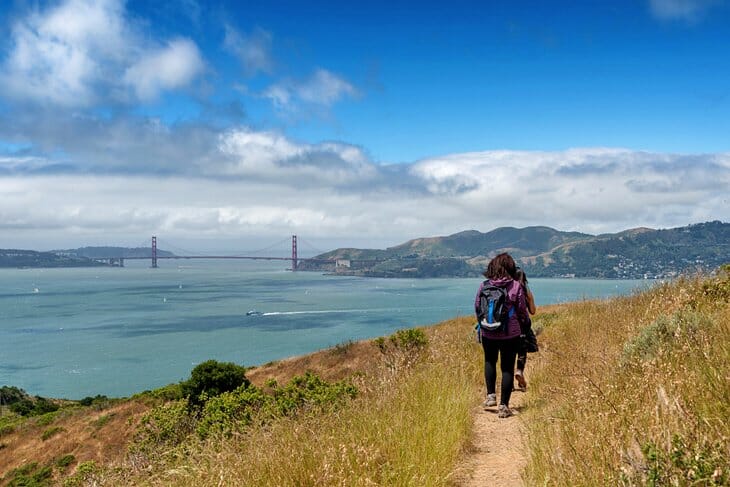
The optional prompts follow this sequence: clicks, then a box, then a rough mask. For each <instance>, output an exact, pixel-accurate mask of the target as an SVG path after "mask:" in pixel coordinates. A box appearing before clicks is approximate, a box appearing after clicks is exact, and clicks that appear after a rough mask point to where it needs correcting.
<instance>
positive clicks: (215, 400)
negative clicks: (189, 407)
mask: <svg viewBox="0 0 730 487" xmlns="http://www.w3.org/2000/svg"><path fill="white" fill-rule="evenodd" d="M270 401H271V396H268V395H266V394H265V393H264V392H263V391H261V389H259V388H257V387H256V386H254V385H251V384H247V385H244V386H241V387H239V388H238V389H236V390H234V391H229V392H224V393H222V394H219V395H218V396H215V397H212V398H210V399H208V401H207V402H206V403H205V406H204V407H203V411H202V413H201V416H200V421H199V422H198V426H197V432H198V435H200V437H202V438H205V437H207V436H209V435H210V434H212V433H227V432H230V431H232V430H233V429H234V428H235V427H236V426H246V425H248V424H249V423H250V422H251V419H252V418H253V416H254V414H255V413H256V412H257V411H259V410H260V409H261V408H262V407H263V406H264V405H265V404H266V403H267V402H270Z"/></svg>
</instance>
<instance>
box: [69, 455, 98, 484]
mask: <svg viewBox="0 0 730 487" xmlns="http://www.w3.org/2000/svg"><path fill="white" fill-rule="evenodd" d="M100 475H101V469H100V468H99V466H98V465H97V464H96V462H94V461H93V460H89V461H88V462H82V463H79V465H78V466H77V467H76V471H75V472H74V474H73V475H71V476H70V477H68V478H66V479H65V480H64V481H63V487H84V486H87V485H100V482H98V477H99V476H100Z"/></svg>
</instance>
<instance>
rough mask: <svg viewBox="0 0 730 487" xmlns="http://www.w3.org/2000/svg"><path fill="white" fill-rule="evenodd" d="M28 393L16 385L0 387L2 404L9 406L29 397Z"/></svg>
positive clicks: (0, 401)
mask: <svg viewBox="0 0 730 487" xmlns="http://www.w3.org/2000/svg"><path fill="white" fill-rule="evenodd" d="M29 398H30V396H28V393H27V392H25V391H24V390H23V389H20V388H18V387H14V386H2V387H0V406H9V405H11V404H14V403H16V402H18V401H21V400H23V399H29Z"/></svg>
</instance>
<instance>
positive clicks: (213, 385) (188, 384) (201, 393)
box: [181, 360, 250, 408]
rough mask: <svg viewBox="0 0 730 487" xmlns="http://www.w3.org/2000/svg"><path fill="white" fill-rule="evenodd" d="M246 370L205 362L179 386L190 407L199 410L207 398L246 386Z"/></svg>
mask: <svg viewBox="0 0 730 487" xmlns="http://www.w3.org/2000/svg"><path fill="white" fill-rule="evenodd" d="M249 383H250V381H249V380H248V379H247V378H246V368H245V367H242V366H240V365H236V364H234V363H232V362H217V361H215V360H207V361H205V362H203V363H201V364H199V365H197V366H196V367H195V368H194V369H193V370H192V372H191V373H190V379H188V380H187V381H185V382H183V383H182V384H181V388H182V393H183V396H184V397H188V401H189V404H190V406H191V407H194V408H201V407H202V406H203V405H204V404H205V400H206V399H207V398H211V397H215V396H217V395H219V394H222V393H224V392H229V391H233V390H235V389H236V388H238V387H240V386H245V385H248V384H249Z"/></svg>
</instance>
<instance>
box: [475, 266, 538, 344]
mask: <svg viewBox="0 0 730 487" xmlns="http://www.w3.org/2000/svg"><path fill="white" fill-rule="evenodd" d="M489 283H490V284H491V285H492V286H497V287H501V288H505V289H506V290H507V303H508V305H509V306H512V307H514V309H515V313H513V314H512V316H511V317H510V319H509V322H508V323H507V333H504V332H503V331H497V330H495V331H488V330H482V336H483V337H485V338H489V339H490V340H506V339H508V338H516V337H518V336H520V335H521V334H522V331H521V330H520V323H526V322H527V319H528V316H529V315H528V314H527V301H526V300H525V288H524V287H522V284H520V283H519V281H515V280H514V279H511V278H505V279H497V280H496V281H493V280H491V279H489ZM483 287H484V283H483V282H482V283H481V284H480V285H479V290H478V291H477V296H476V299H475V300H474V311H475V312H476V313H477V314H478V311H479V296H480V295H481V293H482V288H483Z"/></svg>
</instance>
